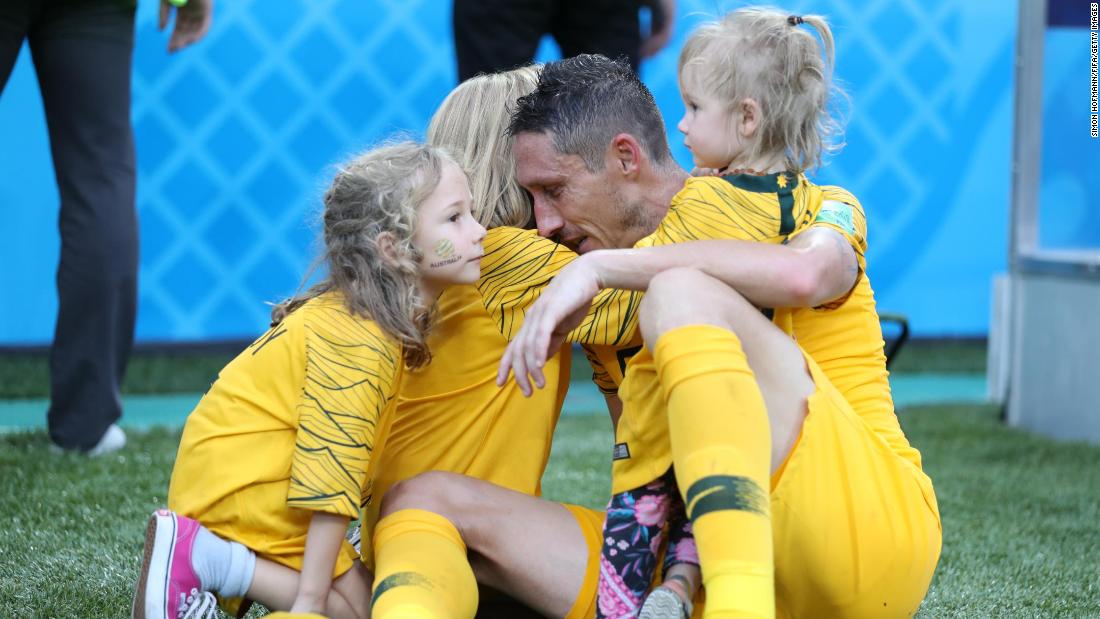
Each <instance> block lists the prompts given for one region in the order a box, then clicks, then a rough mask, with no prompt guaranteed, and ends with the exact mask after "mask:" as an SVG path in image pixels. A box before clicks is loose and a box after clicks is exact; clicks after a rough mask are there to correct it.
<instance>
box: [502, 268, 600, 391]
mask: <svg viewBox="0 0 1100 619" xmlns="http://www.w3.org/2000/svg"><path fill="white" fill-rule="evenodd" d="M601 288H602V286H601V285H600V281H599V277H598V274H597V273H596V270H595V269H594V268H592V266H591V265H590V261H588V260H585V257H584V256H581V257H579V258H577V259H576V260H574V261H573V262H572V263H570V264H569V265H568V266H566V267H565V268H564V269H562V270H561V272H560V273H558V274H557V275H556V276H554V279H553V280H552V281H551V282H550V284H549V285H548V286H547V287H546V288H545V289H544V290H543V291H542V294H541V295H539V299H538V300H537V301H535V303H534V304H532V305H531V309H530V310H528V311H527V315H526V316H525V317H524V319H523V326H522V327H520V330H519V332H517V333H516V335H515V337H513V338H512V343H511V344H509V345H508V349H507V350H505V351H504V357H502V358H501V360H500V368H499V369H498V371H497V385H503V384H504V383H505V382H506V381H507V380H508V373H509V372H512V373H513V374H515V377H516V383H517V384H518V385H519V388H520V390H521V391H522V392H523V395H525V396H530V395H531V393H532V389H531V383H532V382H534V385H535V386H536V387H538V388H539V389H542V388H543V387H545V386H546V378H545V377H544V376H543V374H542V366H543V365H545V364H546V359H547V358H549V357H551V356H553V354H554V353H556V352H557V350H558V349H559V348H560V347H561V345H562V343H563V342H564V341H565V338H566V336H567V335H569V332H570V331H572V330H573V329H575V328H577V326H578V325H580V324H581V323H582V322H583V321H584V317H585V316H586V315H588V309H589V308H590V307H591V305H592V298H593V297H595V296H596V294H597V293H598V292H599V291H600V289H601ZM529 377H530V378H529Z"/></svg>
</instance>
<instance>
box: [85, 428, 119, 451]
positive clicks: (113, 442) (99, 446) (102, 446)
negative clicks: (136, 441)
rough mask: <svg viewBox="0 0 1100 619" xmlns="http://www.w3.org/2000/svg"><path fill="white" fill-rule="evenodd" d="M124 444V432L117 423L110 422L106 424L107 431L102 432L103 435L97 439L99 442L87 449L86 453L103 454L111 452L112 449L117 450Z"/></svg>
mask: <svg viewBox="0 0 1100 619" xmlns="http://www.w3.org/2000/svg"><path fill="white" fill-rule="evenodd" d="M125 446H126V433H125V432H123V431H122V428H120V427H118V425H117V424H113V423H112V424H111V425H109V426H107V431H106V432H104V433H103V436H102V437H101V438H100V439H99V442H98V443H96V444H95V447H92V448H91V449H89V450H88V455H89V456H92V457H95V456H103V455H106V454H109V453H111V452H112V451H118V450H119V449H122V448H123V447H125Z"/></svg>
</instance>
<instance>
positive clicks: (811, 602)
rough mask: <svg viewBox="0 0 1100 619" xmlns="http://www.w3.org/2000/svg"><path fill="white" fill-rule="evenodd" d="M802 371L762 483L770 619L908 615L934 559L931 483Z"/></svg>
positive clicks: (818, 376)
mask: <svg viewBox="0 0 1100 619" xmlns="http://www.w3.org/2000/svg"><path fill="white" fill-rule="evenodd" d="M806 365H807V367H808V368H809V370H810V374H811V376H812V377H813V380H814V383H815V384H816V385H817V389H816V390H815V392H814V393H813V394H812V395H811V396H810V398H809V399H808V401H807V410H808V413H807V415H806V419H805V421H804V422H803V425H802V433H801V435H800V436H799V439H798V442H797V443H796V444H795V447H794V449H792V451H791V454H790V456H788V458H787V461H786V462H785V463H784V464H783V465H782V466H781V467H780V469H779V470H778V471H776V474H775V475H774V476H773V477H772V492H771V507H772V535H773V540H774V544H775V546H774V547H775V569H776V574H775V587H776V589H775V593H776V595H775V598H776V605H777V616H779V617H902V616H911V615H913V614H915V613H916V612H917V609H918V608H919V607H920V603H921V601H922V600H923V599H924V595H925V593H926V592H927V591H928V585H929V584H930V583H931V581H932V574H933V572H934V571H935V568H936V563H937V562H938V561H939V556H940V545H941V540H942V532H941V528H940V516H939V509H938V507H937V505H936V496H935V493H934V492H933V490H932V482H931V480H929V479H928V477H927V476H926V475H925V474H924V473H923V472H922V471H921V470H920V469H918V468H917V467H916V466H915V465H914V464H913V463H911V462H909V461H908V460H906V459H904V458H902V457H901V456H899V455H897V454H896V453H894V452H893V450H891V449H890V447H889V445H887V443H886V441H885V440H883V439H882V438H881V437H879V436H878V435H877V434H875V433H874V431H872V430H871V429H870V427H868V426H867V424H866V423H865V422H864V421H863V420H862V419H861V418H860V417H859V416H858V415H857V414H856V413H855V412H854V411H853V410H852V408H851V406H850V405H849V404H848V402H847V401H846V400H844V398H843V397H842V396H841V395H840V393H839V392H838V391H837V390H836V389H835V388H834V387H833V386H832V385H831V384H830V383H829V380H828V379H827V378H826V377H825V375H824V373H823V372H822V371H821V369H820V368H818V366H817V364H816V363H815V362H814V361H813V360H812V359H810V358H809V356H806Z"/></svg>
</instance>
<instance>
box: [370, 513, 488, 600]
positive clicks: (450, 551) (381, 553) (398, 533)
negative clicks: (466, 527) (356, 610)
mask: <svg viewBox="0 0 1100 619" xmlns="http://www.w3.org/2000/svg"><path fill="white" fill-rule="evenodd" d="M374 561H375V576H374V593H373V597H372V599H371V617H374V618H375V619H467V618H472V617H473V616H474V614H475V613H476V612H477V598H478V595H477V581H476V580H475V579H474V572H473V570H472V569H471V568H470V562H469V561H468V560H467V558H466V544H464V543H463V542H462V537H461V536H460V535H459V533H458V530H457V529H455V527H454V525H453V524H451V522H450V521H449V520H447V519H446V518H444V517H443V516H440V515H438V514H435V513H432V512H429V511H424V510H420V509H403V510H400V511H397V512H394V513H392V514H390V515H389V516H386V517H385V518H383V519H381V520H380V521H378V525H377V526H376V527H375V530H374Z"/></svg>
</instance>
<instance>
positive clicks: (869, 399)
mask: <svg viewBox="0 0 1100 619" xmlns="http://www.w3.org/2000/svg"><path fill="white" fill-rule="evenodd" d="M821 191H822V196H823V198H824V199H825V200H830V201H835V202H841V203H843V204H844V205H847V208H844V207H837V206H835V205H830V204H826V205H824V206H823V207H822V208H821V210H820V212H818V214H817V215H816V216H815V217H814V222H813V225H814V226H824V227H828V228H831V229H833V230H836V231H837V232H839V233H841V234H842V235H844V238H846V239H847V240H848V242H849V243H850V244H851V246H852V248H853V249H854V250H855V252H856V256H857V258H858V260H859V271H860V272H859V276H858V277H857V280H856V283H855V286H853V288H852V290H851V291H850V292H849V293H848V294H847V295H846V296H844V297H841V298H840V299H836V300H833V301H831V302H829V303H826V304H825V305H823V306H822V307H815V308H808V307H804V308H794V309H785V310H780V311H779V312H777V313H776V324H777V325H779V326H780V328H783V329H784V330H786V331H787V333H790V334H791V335H792V336H794V338H795V340H796V341H797V342H798V345H799V346H801V347H802V350H804V351H806V353H808V354H809V355H810V356H811V357H813V358H814V361H816V362H817V364H818V366H819V367H821V369H822V371H824V372H825V375H826V376H828V377H829V382H831V383H832V384H833V386H834V387H836V388H837V391H839V392H840V393H841V395H843V396H844V399H846V400H847V401H848V403H849V404H851V405H852V409H853V410H854V411H855V412H856V414H858V415H859V416H860V417H861V418H862V419H863V420H864V421H865V422H867V424H868V425H869V426H870V427H871V429H872V430H874V431H875V433H876V434H878V435H879V436H881V437H882V438H883V439H884V440H886V442H887V443H888V444H889V445H890V447H891V449H893V450H894V452H895V453H897V454H898V455H900V456H902V457H903V458H905V459H906V460H909V461H910V462H912V463H913V464H915V465H916V466H917V467H918V468H919V467H920V466H921V458H920V452H918V451H917V450H916V449H914V448H913V447H912V446H911V445H910V444H909V441H908V440H907V439H906V438H905V434H904V433H903V432H902V430H901V426H900V425H899V424H898V418H897V415H896V414H895V413H894V400H893V397H892V396H891V394H890V382H889V380H888V378H887V377H888V376H889V373H888V372H887V371H886V354H885V352H884V342H883V339H882V325H881V324H880V322H879V316H878V311H877V310H876V309H875V293H874V291H873V290H872V289H871V280H870V279H869V278H868V277H867V264H866V260H865V258H864V254H865V252H866V250H867V217H866V215H865V214H864V211H863V206H862V205H861V204H860V203H859V201H858V200H857V199H856V198H855V196H853V195H852V194H851V193H849V192H848V191H846V190H844V189H842V188H840V187H833V186H823V187H821ZM807 229H809V228H808V227H807V228H805V229H804V230H807ZM802 231H803V230H799V231H797V232H796V233H795V234H793V235H791V236H792V238H793V237H794V236H797V234H799V233H801V232H802Z"/></svg>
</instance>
